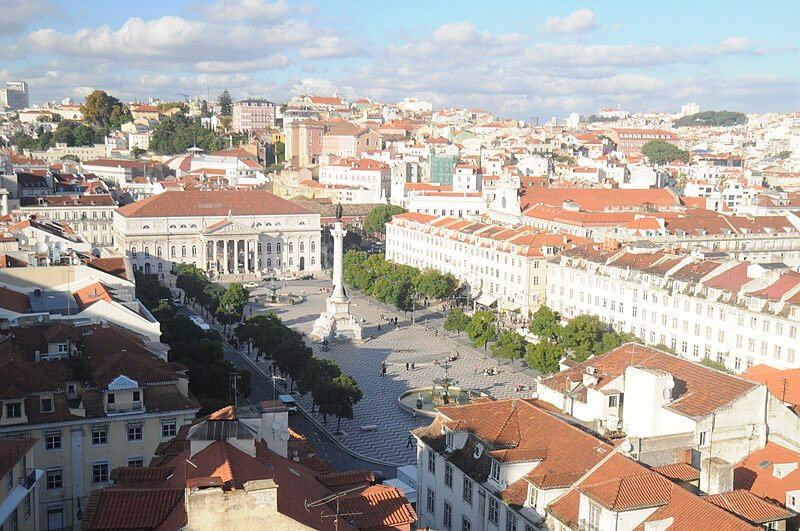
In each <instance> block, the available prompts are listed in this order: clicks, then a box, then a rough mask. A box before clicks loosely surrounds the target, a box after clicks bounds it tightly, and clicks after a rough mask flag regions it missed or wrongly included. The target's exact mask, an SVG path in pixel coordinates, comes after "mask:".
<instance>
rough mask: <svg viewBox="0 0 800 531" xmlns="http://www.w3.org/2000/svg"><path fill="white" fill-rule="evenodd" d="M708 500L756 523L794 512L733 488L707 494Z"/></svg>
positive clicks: (762, 522)
mask: <svg viewBox="0 0 800 531" xmlns="http://www.w3.org/2000/svg"><path fill="white" fill-rule="evenodd" d="M706 500H708V501H709V502H711V503H713V504H714V505H716V506H718V507H722V508H723V509H725V510H726V511H728V512H730V513H733V514H735V515H736V516H739V517H741V518H744V519H745V520H747V521H748V522H751V523H754V524H765V523H767V522H774V521H776V520H786V519H788V518H791V517H793V516H794V513H793V512H792V511H790V510H788V509H786V508H784V507H781V506H779V505H775V504H774V503H770V502H768V501H766V500H762V499H761V498H759V497H758V496H756V495H755V494H753V493H751V492H750V491H747V490H733V491H730V492H725V493H723V494H712V495H710V496H706Z"/></svg>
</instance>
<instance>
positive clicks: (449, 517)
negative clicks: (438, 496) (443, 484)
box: [442, 501, 453, 529]
mask: <svg viewBox="0 0 800 531" xmlns="http://www.w3.org/2000/svg"><path fill="white" fill-rule="evenodd" d="M442 523H443V524H444V525H443V527H444V528H445V529H450V528H451V527H452V525H453V508H452V507H451V506H450V504H449V503H448V502H447V501H445V502H444V518H443V521H442Z"/></svg>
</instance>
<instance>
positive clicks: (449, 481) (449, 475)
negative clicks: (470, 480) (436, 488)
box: [444, 463, 453, 489]
mask: <svg viewBox="0 0 800 531" xmlns="http://www.w3.org/2000/svg"><path fill="white" fill-rule="evenodd" d="M444 484H445V485H447V486H448V487H450V488H451V489H452V488H453V465H451V464H450V463H445V465H444Z"/></svg>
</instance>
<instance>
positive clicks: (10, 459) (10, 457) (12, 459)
mask: <svg viewBox="0 0 800 531" xmlns="http://www.w3.org/2000/svg"><path fill="white" fill-rule="evenodd" d="M37 442H38V439H34V438H28V439H0V476H2V477H3V478H5V477H6V474H8V471H9V470H11V469H12V468H14V467H15V466H17V463H19V462H20V461H21V460H22V458H23V457H24V456H25V454H27V453H28V452H29V451H30V449H31V448H33V447H34V445H35V444H36V443H37Z"/></svg>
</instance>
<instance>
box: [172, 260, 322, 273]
mask: <svg viewBox="0 0 800 531" xmlns="http://www.w3.org/2000/svg"><path fill="white" fill-rule="evenodd" d="M312 263H313V262H312ZM163 266H164V264H163V263H161V262H159V263H158V272H159V273H161V270H162V269H163Z"/></svg>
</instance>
